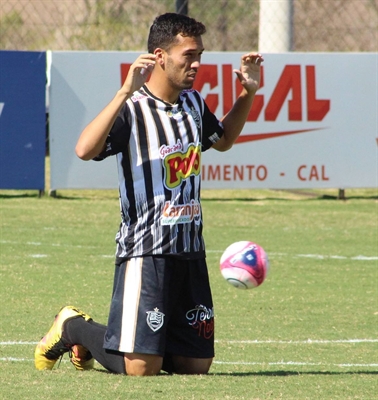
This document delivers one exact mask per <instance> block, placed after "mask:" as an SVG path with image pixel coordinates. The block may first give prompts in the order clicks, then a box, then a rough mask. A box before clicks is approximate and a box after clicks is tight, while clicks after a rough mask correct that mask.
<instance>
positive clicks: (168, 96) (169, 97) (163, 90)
mask: <svg viewBox="0 0 378 400" xmlns="http://www.w3.org/2000/svg"><path fill="white" fill-rule="evenodd" d="M146 86H147V88H148V90H149V91H150V92H151V93H152V94H153V95H154V96H155V97H158V98H159V99H161V100H163V101H164V102H165V103H169V104H175V103H177V100H178V98H179V96H180V92H181V91H178V90H176V89H173V88H171V87H170V86H168V85H167V84H165V82H164V80H161V79H156V78H154V77H153V76H151V78H150V80H149V81H148V82H147V83H146Z"/></svg>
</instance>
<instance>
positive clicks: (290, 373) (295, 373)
mask: <svg viewBox="0 0 378 400" xmlns="http://www.w3.org/2000/svg"><path fill="white" fill-rule="evenodd" d="M94 370H95V371H96V372H100V373H103V374H109V375H114V373H113V372H110V371H107V370H105V369H100V368H94ZM299 375H330V376H332V375H334V376H336V375H378V371H283V370H278V371H258V372H209V373H208V374H206V376H233V377H245V376H272V377H274V376H299ZM125 376H126V375H125ZM158 376H172V374H169V373H166V372H164V371H161V372H160V374H158Z"/></svg>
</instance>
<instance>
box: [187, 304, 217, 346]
mask: <svg viewBox="0 0 378 400" xmlns="http://www.w3.org/2000/svg"><path fill="white" fill-rule="evenodd" d="M186 319H187V320H188V321H189V325H191V326H192V327H193V328H194V329H196V330H197V331H198V336H202V337H203V338H205V339H210V338H211V337H212V336H213V334H214V309H213V308H207V307H205V306H204V305H202V304H200V305H197V306H196V307H195V308H193V309H192V310H189V311H188V312H187V313H186Z"/></svg>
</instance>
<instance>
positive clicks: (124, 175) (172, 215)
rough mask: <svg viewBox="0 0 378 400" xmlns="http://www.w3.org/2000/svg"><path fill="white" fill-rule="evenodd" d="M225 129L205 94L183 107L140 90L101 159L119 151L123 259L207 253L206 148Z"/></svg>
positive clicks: (184, 99)
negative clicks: (204, 223) (204, 211)
mask: <svg viewBox="0 0 378 400" xmlns="http://www.w3.org/2000/svg"><path fill="white" fill-rule="evenodd" d="M222 134H223V126H222V124H221V122H220V121H219V120H218V119H217V118H216V117H215V115H214V114H212V113H211V112H210V110H209V109H208V107H207V105H206V103H205V102H204V100H203V98H202V97H201V95H200V94H199V93H198V92H197V91H195V90H185V91H183V92H182V93H181V95H180V97H179V100H178V102H177V103H176V104H174V105H172V104H168V103H165V102H164V101H162V100H161V99H159V98H157V97H155V96H154V95H153V94H152V93H151V92H149V90H148V88H147V87H146V86H143V88H141V89H140V90H138V91H136V92H135V93H133V96H132V97H131V98H130V99H128V100H127V101H126V103H125V105H124V107H123V108H122V110H121V112H120V113H119V115H118V117H117V119H116V121H115V123H114V125H113V127H112V129H111V131H110V133H109V136H108V138H107V141H106V148H105V150H104V151H103V152H102V153H101V154H100V155H99V156H98V157H96V158H95V160H102V159H104V158H106V157H108V156H110V155H117V163H118V178H119V192H120V208H121V224H120V228H119V231H118V233H117V235H116V243H117V250H116V257H117V259H118V260H119V261H120V260H123V259H125V258H130V257H137V256H142V255H161V254H163V255H175V256H181V257H185V258H200V257H204V256H205V245H204V240H203V237H202V212H201V205H200V187H201V153H202V152H203V151H205V150H207V149H208V148H210V147H211V146H212V145H213V144H214V143H215V142H217V141H218V140H219V138H220V137H221V136H222Z"/></svg>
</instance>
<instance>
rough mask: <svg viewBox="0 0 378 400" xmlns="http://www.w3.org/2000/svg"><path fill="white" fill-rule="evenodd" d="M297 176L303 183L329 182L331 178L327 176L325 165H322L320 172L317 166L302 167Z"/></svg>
mask: <svg viewBox="0 0 378 400" xmlns="http://www.w3.org/2000/svg"><path fill="white" fill-rule="evenodd" d="M308 168H310V171H309V172H307V169H308ZM319 172H320V174H319ZM297 174H298V179H299V180H301V181H312V180H315V181H329V177H328V176H326V171H325V165H321V167H320V170H319V167H317V166H316V165H311V167H308V166H307V165H301V166H300V167H299V168H298V171H297Z"/></svg>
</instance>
